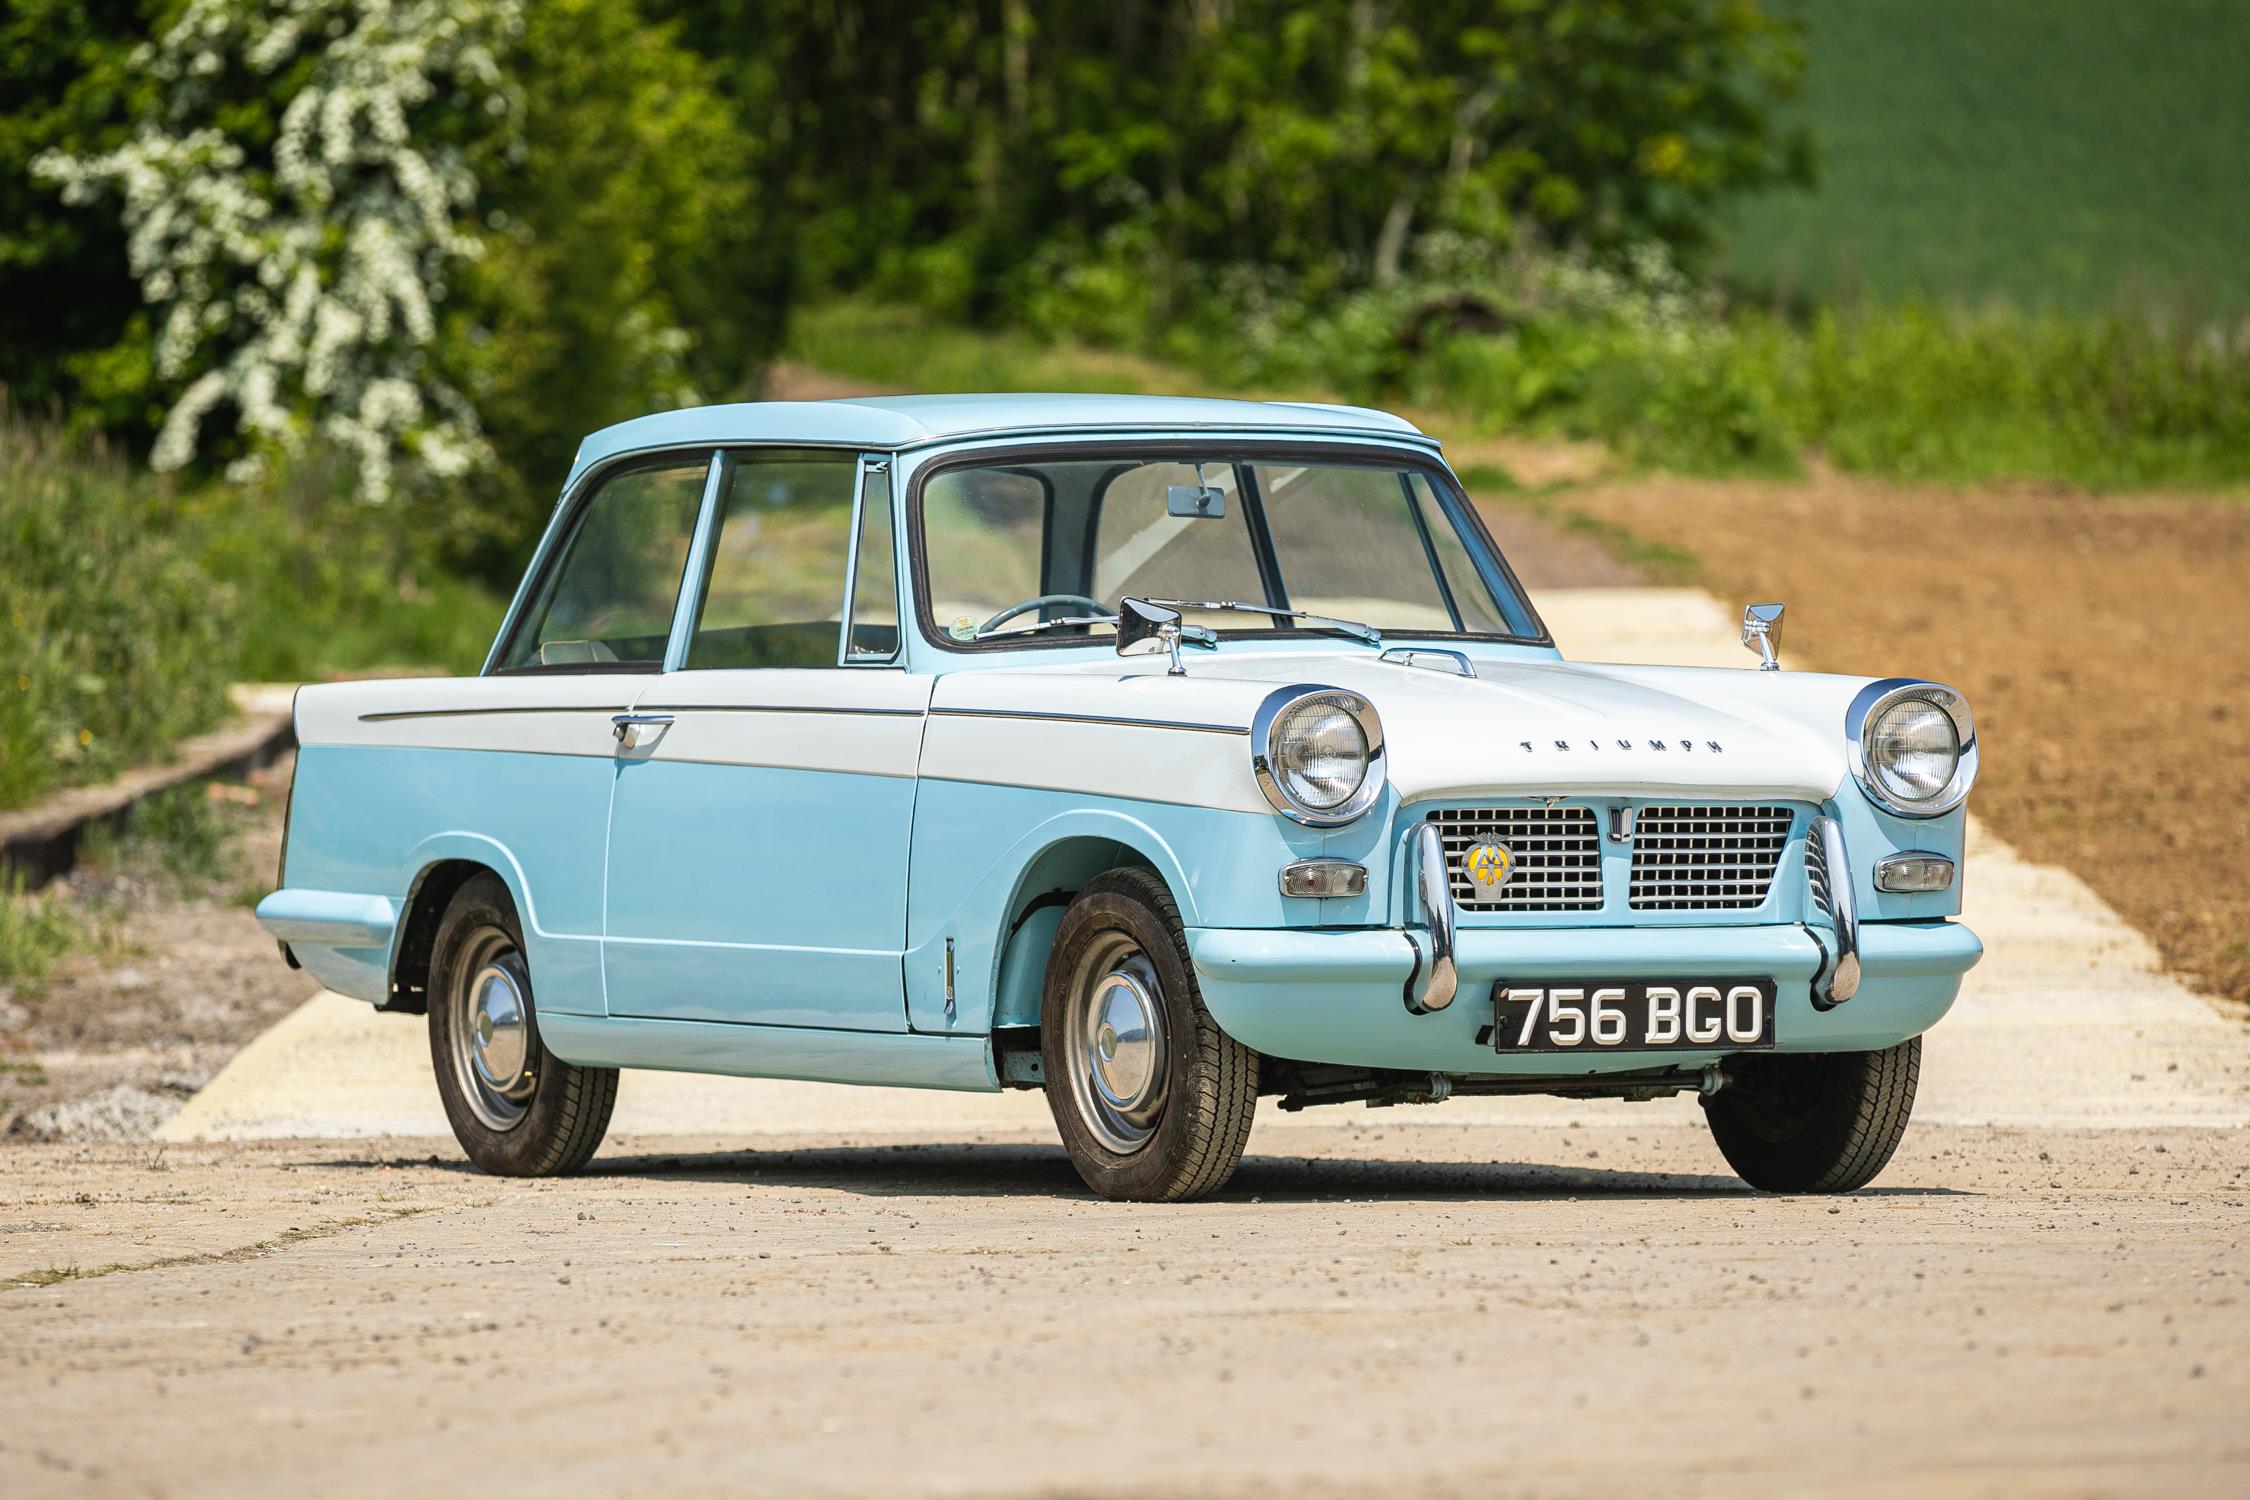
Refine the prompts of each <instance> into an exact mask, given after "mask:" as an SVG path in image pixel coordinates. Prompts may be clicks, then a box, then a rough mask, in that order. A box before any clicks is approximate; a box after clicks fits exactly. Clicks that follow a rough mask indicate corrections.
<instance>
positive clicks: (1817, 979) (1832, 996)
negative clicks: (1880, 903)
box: [1805, 814, 1859, 1010]
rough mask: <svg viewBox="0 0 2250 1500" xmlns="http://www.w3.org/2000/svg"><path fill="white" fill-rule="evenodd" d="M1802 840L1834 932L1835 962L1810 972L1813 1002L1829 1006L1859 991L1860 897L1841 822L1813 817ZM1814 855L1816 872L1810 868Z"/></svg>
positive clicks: (1810, 875)
mask: <svg viewBox="0 0 2250 1500" xmlns="http://www.w3.org/2000/svg"><path fill="white" fill-rule="evenodd" d="M1805 840H1806V846H1805V857H1806V862H1807V878H1808V880H1811V881H1813V882H1814V885H1813V890H1814V893H1815V895H1816V896H1819V897H1823V898H1825V899H1824V900H1823V901H1822V902H1821V904H1822V905H1824V906H1825V907H1826V908H1827V912H1828V918H1829V920H1830V922H1831V923H1833V924H1834V931H1835V935H1836V952H1835V959H1834V962H1832V963H1826V964H1823V965H1822V966H1821V972H1820V973H1818V974H1815V975H1814V976H1813V994H1812V1000H1813V1004H1814V1005H1815V1006H1816V1007H1818V1008H1819V1009H1821V1010H1830V1009H1833V1008H1834V1007H1836V1006H1839V1005H1842V1004H1843V1003H1844V1002H1845V1001H1846V1000H1849V999H1851V997H1852V996H1854V995H1856V994H1858V993H1859V898H1858V895H1857V894H1856V892H1855V891H1854V889H1853V885H1852V866H1851V856H1850V855H1849V854H1848V853H1847V852H1846V851H1845V848H1844V825H1843V824H1841V823H1839V822H1837V821H1836V820H1835V819H1834V818H1831V817H1828V816H1827V815H1825V814H1823V815H1822V816H1820V817H1817V818H1815V819H1813V820H1812V826H1811V827H1810V828H1808V829H1807V830H1806V831H1805ZM1816 848H1817V851H1818V852H1817V856H1816V854H1815V850H1816ZM1816 857H1817V860H1818V864H1819V874H1817V875H1815V874H1814V873H1813V868H1812V866H1813V861H1814V860H1815V858H1816ZM1826 946H1827V945H1826V944H1823V945H1822V947H1823V950H1824V951H1825V949H1826Z"/></svg>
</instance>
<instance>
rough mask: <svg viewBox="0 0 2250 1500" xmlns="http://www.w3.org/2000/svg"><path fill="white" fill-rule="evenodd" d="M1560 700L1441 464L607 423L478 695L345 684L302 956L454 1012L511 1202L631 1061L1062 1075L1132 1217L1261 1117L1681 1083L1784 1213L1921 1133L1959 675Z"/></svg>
mask: <svg viewBox="0 0 2250 1500" xmlns="http://www.w3.org/2000/svg"><path fill="white" fill-rule="evenodd" d="M1780 625H1781V610H1780V607H1779V606H1778V605H1753V606H1751V608H1750V610H1749V611H1748V613H1747V615H1746V616H1745V620H1744V633H1743V643H1744V645H1746V646H1748V647H1750V648H1752V649H1753V650H1754V651H1755V652H1756V653H1757V654H1758V656H1759V660H1758V661H1757V662H1756V663H1750V662H1745V664H1744V666H1745V669H1744V670H1741V671H1727V670H1718V669H1691V668H1665V667H1638V666H1611V665H1589V664H1583V663H1576V662H1566V661H1564V660H1563V659H1562V658H1561V655H1560V653H1558V651H1557V650H1556V648H1555V646H1554V644H1553V642H1552V641H1551V639H1550V638H1549V636H1548V633H1547V631H1546V629H1545V627H1544V626H1543V625H1542V624H1541V623H1540V619H1539V616H1538V614H1537V612H1536V611H1535V610H1534V609H1533V608H1532V605H1531V602H1530V600H1529V599H1527V598H1526V596H1525V594H1524V591H1523V589H1522V588H1521V587H1519V586H1518V584H1517V581H1516V579H1515V577H1514V575H1513V574H1512V573H1511V572H1510V570H1509V567H1508V563H1507V561H1506V559H1505V558H1503V557H1502V556H1501V555H1500V553H1499V551H1498V550H1497V549H1496V548H1495V546H1494V545H1493V541H1492V538H1491V537H1490V536H1489V535H1488V534H1487V532H1486V530H1485V527H1484V526H1483V524H1482V523H1481V522H1480V521H1479V519H1478V515H1477V511H1476V509H1475V507H1474V506H1473V505H1472V504H1471V503H1470V502H1469V500H1468V498H1467V496H1466V495H1465V494H1464V493H1463V491H1462V488H1461V485H1460V483H1459V482H1458V481H1457V480H1456V479H1455V477H1454V476H1453V474H1452V473H1451V471H1450V470H1449V469H1448V468H1447V467H1446V464H1445V462H1444V460H1443V459H1442V457H1441V456H1440V453H1439V448H1438V445H1437V443H1436V442H1434V441H1433V440H1431V439H1430V438H1428V437H1426V436H1425V435H1423V434H1422V433H1421V432H1420V431H1418V430H1417V429H1415V428H1414V427H1413V426H1411V425H1409V424H1408V423H1406V422H1403V421H1401V420H1399V419H1397V418H1395V417H1391V416H1388V415H1385V414H1383V413H1381V412H1376V411H1368V410H1362V409H1357V408H1348V407H1340V406H1322V405H1310V404H1264V403H1253V402H1235V401H1214V400H1188V399H1169V398H1146V397H1098V396H957V397H955V396H943V397H940V396H926V397H901V398H895V399H882V400H847V401H836V402H805V403H765V404H752V405H739V406H716V407H706V408H701V409H696V410H685V411H675V412H667V413H663V414H661V415H657V416H651V417H645V418H642V419H640V420H637V421H631V422H626V423H623V424H621V425H619V426H616V427H611V428H608V429H605V430H604V431H601V432H598V433H595V434H594V435H593V436H592V437H590V438H588V439H587V440H586V442H585V443H584V445H583V446H582V447H581V448H580V450H579V453H578V456H577V459H576V461H575V463H574V464H573V465H572V467H571V471H570V475H569V478H568V480H567V482H566V483H565V485H564V487H563V491H562V497H561V500H560V503H559V504H558V506H557V507H556V510H555V513H554V518H553V521H552V523H551V524H550V526H549V527H548V529H547V533H546V536H545V538H544V539H543V541H542V542H541V543H540V545H539V548H538V550H537V552H536V554H535V555H534V556H533V558H532V560H531V564H530V567H529V569H528V571H527V572H526V574H525V576H524V580H523V584H522V587H521V588H520V590H519V591H518V593H517V595H516V598H515V600H514V602H513V604H512V605H511V606H510V608H509V610H508V613H507V616H506V618H505V620H504V622H503V624H502V625H501V628H500V632H499V636H498V639H497V640H496V641H495V642H494V644H493V647H492V651H491V655H490V658H489V660H488V661H487V662H486V663H485V666H484V669H483V671H482V672H480V673H479V674H478V675H476V676H474V677H466V678H455V679H439V680H430V679H418V680H411V681H391V682H354V683H342V684H334V685H325V686H319V687H308V688H306V689H304V690H303V691H302V692H301V693H300V694H299V695H298V698H297V704H296V728H297V736H298V740H299V742H300V745H301V747H302V748H301V752H300V755H299V759H298V762H297V775H296V785H295V788H294V792H293V799H292V812H291V816H290V822H289V826H288V830H287V833H286V835H285V840H284V842H285V849H284V854H283V871H282V876H283V879H282V886H281V889H280V890H278V891H276V892H274V893H273V894H272V895H271V896H269V897H267V898H266V900H265V901H264V902H263V903H262V904H261V905H260V906H259V908H258V914H259V918H260V920H261V921H262V922H263V923H264V925H265V927H266V928H267V930H268V931H269V932H271V933H272V934H273V935H274V936H275V937H276V938H278V939H279V940H280V942H281V944H282V949H283V953H284V955H285V956H287V957H288V958H289V960H290V961H291V962H292V963H296V964H300V965H302V966H303V967H304V968H305V969H307V970H309V971H311V973H312V974H313V975H314V976H316V977H317V978H319V979H320V980H321V981H322V982H323V983H325V984H326V985H328V986H329V987H330V988H332V989H335V990H337V991H340V992H341V993H343V994H345V995H350V996H355V997H357V998H359V999H361V1000H365V1001H368V1002H370V1003H371V1004H373V1005H374V1006H375V1007H376V1008H377V1009H379V1010H386V1011H400V1012H407V1013H411V1014H420V1015H426V1016H427V1025H428V1029H429V1039H430V1056H431V1061H432V1063H433V1064H434V1067H435V1070H436V1074H437V1085H438V1090H439V1092H440V1094H441V1095H442V1096H443V1100H444V1104H445V1108H446V1112H447V1114H448V1115H449V1117H450V1118H451V1120H452V1124H453V1128H454V1130H455V1133H456V1134H457V1135H458V1136H459V1138H460V1141H461V1144H462V1146H463V1148H464V1149H465V1150H466V1151H467V1153H468V1155H469V1156H470V1157H471V1158H472V1159H473V1160H474V1161H475V1162H476V1163H477V1164H478V1165H480V1166H482V1167H484V1168H485V1169H487V1170H489V1171H493V1172H500V1173H512V1174H537V1173H553V1172H563V1171H568V1170H571V1169H572V1168H575V1167H577V1166H579V1165H581V1164H582V1163H584V1162H585V1161H586V1159H587V1158H588V1157H589V1156H590V1155H591V1154H592V1153H593V1151H594V1149H595V1147H596V1146H597V1145H598V1144H599V1142H600V1140H601V1136H602V1133H603V1131H604V1129H605V1128H606V1126H607V1124H608V1120H609V1114H610V1107H611V1104H612V1101H613V1100H614V1099H615V1097H616V1089H617V1077H618V1070H619V1069H621V1068H653V1069H673V1070H687V1071H700V1072H710V1073H730V1074H740V1075H748V1076H760V1077H769V1078H794V1079H815V1080H825V1081H830V1082H836V1083H862V1084H888V1085H912V1086H918V1087H925V1088H943V1089H985V1090H991V1089H1003V1088H1042V1089H1044V1090H1045V1091H1046V1095H1047V1099H1048V1101H1049V1103H1050V1105H1051V1106H1052V1109H1053V1112H1054V1117H1055V1122H1056V1125H1057V1126H1058V1127H1059V1129H1060V1131H1061V1135H1062V1140H1063V1143H1064V1146H1065V1147H1066V1149H1067V1150H1068V1153H1069V1156H1070V1160H1071V1161H1072V1163H1073V1164H1074V1165H1075V1166H1076V1167H1077V1169H1078V1171H1079V1173H1080V1174H1081V1175H1082V1176H1083V1177H1084V1178H1085V1180H1086V1182H1087V1183H1088V1184H1089V1185H1090V1186H1091V1187H1092V1188H1093V1189H1094V1190H1095V1191H1096V1192H1099V1193H1102V1194H1105V1195H1108V1196H1111V1197H1116V1198H1133V1199H1179V1198H1190V1197H1195V1196H1198V1195H1201V1194H1206V1193H1209V1192H1212V1191H1213V1190H1215V1189H1216V1188H1218V1187H1219V1186H1220V1185H1221V1184H1222V1183H1224V1182H1225V1181H1226V1180H1227V1177H1228V1175H1229V1173H1230V1172H1232V1171H1233V1169H1234V1167H1235V1164H1236V1162H1237V1161H1238V1160H1239V1158H1240V1156H1241V1154H1242V1150H1243V1144H1244V1140H1245V1138H1246V1137H1247V1135H1248V1133H1249V1130H1250V1123H1251V1117H1252V1114H1253V1112H1254V1110H1255V1109H1256V1107H1257V1104H1258V1101H1259V1100H1260V1098H1261V1097H1267V1096H1271V1097H1273V1098H1274V1099H1276V1100H1277V1101H1278V1104H1279V1107H1280V1108H1282V1109H1298V1108H1302V1107H1304V1106H1307V1105H1316V1104H1335V1103H1344V1102H1349V1101H1363V1102H1369V1103H1383V1104H1388V1103H1405V1102H1434V1101H1438V1100H1442V1099H1444V1098H1446V1097H1448V1096H1451V1095H1465V1094H1522V1093H1553V1094H1563V1095H1570V1096H1576V1097H1616V1098H1628V1099H1642V1098H1651V1097H1656V1096H1660V1095H1666V1094H1672V1093H1678V1092H1691V1093H1694V1094H1696V1095H1698V1096H1700V1098H1701V1101H1702V1105H1703V1108H1704V1110H1705V1112H1706V1115H1707V1117H1708V1119H1709V1122H1710V1126H1711V1130H1712V1132H1713V1134H1714V1135H1715V1137H1716V1139H1717V1144H1718V1146H1719V1148H1720V1149H1721V1151H1722V1152H1723V1153H1724V1154H1725V1156H1726V1158H1727V1160H1728V1161H1729V1162H1730V1163H1731V1164H1732V1165H1733V1166H1734V1168H1735V1169H1736V1170H1737V1171H1738V1172H1739V1173H1740V1174H1741V1175H1742V1176H1743V1177H1744V1178H1745V1179H1747V1180H1748V1181H1749V1182H1750V1183H1752V1184H1754V1185H1755V1186H1757V1187H1760V1188H1765V1189H1771V1190H1777V1191H1785V1192H1808V1191H1811V1192H1817V1191H1841V1190H1847V1189H1851V1188H1855V1187H1858V1186H1860V1185H1862V1184H1864V1183H1866V1182H1867V1181H1868V1180H1869V1179H1871V1178H1872V1177H1873V1176H1874V1175H1875V1174H1876V1173H1877V1172H1878V1171H1880V1170H1881V1169H1882V1167H1883V1165H1884V1164H1885V1162H1886V1161H1887V1160H1888V1159H1889V1157H1890V1155H1891V1152H1892V1150H1893V1148H1894V1147H1895V1146H1896V1145H1897V1143H1898V1140H1899V1137H1900V1135H1901V1133H1902V1132H1903V1131H1904V1129H1905V1127H1906V1120H1907V1114H1908V1111H1909V1109H1910V1108H1911V1106H1912V1103H1913V1098H1914V1088H1915V1079H1916V1075H1917V1072H1918V1068H1919V1062H1920V1056H1921V1051H1920V1049H1921V1040H1920V1038H1921V1035H1922V1033H1923V1032H1924V1031H1925V1030H1927V1029H1928V1028H1929V1027H1930V1026H1931V1025H1933V1024H1934V1023H1935V1022H1936V1021H1937V1020H1938V1018H1939V1017H1941V1016H1943V1015H1944V1014H1945V1012H1946V1010H1947V1009H1948V1008H1949V1007H1950V1006H1951V1005H1952V1003H1953V1000H1954V996H1955V994H1956V992H1957V991H1958V989H1959V987H1960V982H1961V976H1962V974H1963V973H1964V972H1965V971H1966V970H1967V969H1968V968H1969V967H1970V965H1972V964H1973V963H1975V962H1976V960H1977V957H1978V954H1979V951H1980V949H1979V945H1978V942H1977V940H1976V938H1975V937H1974V936H1973V935H1972V934H1971V933H1970V932H1969V931H1968V930H1967V929H1966V928H1964V927H1962V926H1961V925H1960V924H1959V923H1958V922H1956V921H1954V920H1953V918H1954V917H1955V916H1956V915H1957V914H1958V912H1959V910H1960V902H1959V894H1960V886H1959V882H1958V879H1957V875H1956V871H1957V869H1958V864H1959V861H1960V858H1961V850H1962V831H1963V823H1964V820H1965V816H1966V815H1965V813H1964V812H1963V809H1962V804H1963V801H1964V799H1965V798H1966V797H1967V796H1968V793H1969V787H1970V783H1971V782H1972V781H1973V780H1974V778H1975V776H1976V769H1977V739H1976V730H1975V727H1974V725H1973V723H1972V721H1971V719H1970V716H1969V710H1968V707H1967V705H1966V704H1965V703H1964V702H1963V701H1962V698H1961V695H1960V694H1958V693H1956V692H1954V691H1953V690H1952V689H1950V688H1947V687H1944V686H1942V685H1940V684H1938V683H1934V682H1924V681H1919V680H1903V679H1887V680H1880V681H1870V680H1868V679H1865V678H1857V677H1837V676H1825V675H1817V674H1810V673H1796V672H1783V671H1779V670H1776V667H1777V662H1776V658H1775V653H1776V649H1777V647H1778V645H1779V638H1780Z"/></svg>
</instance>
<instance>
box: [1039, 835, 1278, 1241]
mask: <svg viewBox="0 0 2250 1500" xmlns="http://www.w3.org/2000/svg"><path fill="white" fill-rule="evenodd" d="M1039 1054H1040V1061H1041V1064H1042V1066H1043V1068H1044V1070H1045V1073H1046V1080H1047V1104H1048V1107H1049V1108H1051V1109H1052V1110H1053V1111H1054V1112H1055V1125H1056V1127H1057V1128H1058V1129H1059V1130H1061V1132H1062V1138H1063V1147H1064V1149H1065V1150H1067V1151H1068V1152H1069V1153H1070V1162H1071V1165H1072V1166H1074V1167H1076V1168H1077V1169H1078V1175H1079V1176H1081V1177H1083V1178H1085V1179H1086V1185H1087V1186H1088V1187H1090V1188H1092V1189H1093V1190H1094V1191H1095V1192H1097V1193H1100V1194H1101V1195H1102V1196H1103V1197H1105V1198H1126V1199H1136V1200H1141V1201H1147V1202H1177V1201H1179V1200H1181V1199H1186V1198H1200V1197H1203V1196H1204V1195H1206V1194H1208V1193H1212V1192H1216V1191H1217V1190H1218V1189H1219V1188H1220V1187H1221V1186H1222V1185H1223V1184H1224V1183H1225V1182H1226V1180H1227V1178H1229V1177H1231V1176H1232V1175H1234V1169H1235V1165H1236V1164H1237V1163H1238V1162H1240V1161H1241V1160H1242V1148H1243V1145H1244V1143H1245V1142H1247V1141H1248V1140H1249V1138H1250V1119H1251V1116H1252V1115H1253V1114H1254V1113H1255V1112H1256V1110H1257V1107H1258V1054H1257V1053H1255V1052H1252V1051H1251V1050H1250V1049H1248V1048H1247V1047H1244V1046H1243V1045H1242V1044H1240V1043H1239V1042H1237V1041H1235V1040H1234V1039H1233V1038H1232V1037H1230V1036H1228V1035H1227V1034H1226V1033H1225V1032H1223V1031H1221V1030H1219V1027H1218V1024H1217V1023H1216V1022H1214V1021H1213V1020H1212V1019H1211V1013H1210V1012H1209V1011H1207V1010H1205V1009H1204V1008H1203V997H1202V994H1201V993H1200V992H1199V991H1198V990H1197V989H1196V985H1195V969H1194V966H1193V965H1192V964H1191V963H1190V962H1189V961H1188V952H1187V940H1186V938H1185V937H1184V935H1183V934H1182V933H1181V930H1180V913H1179V908H1178V907H1177V906H1175V905H1174V904H1173V902H1172V895H1171V892H1170V891H1168V890H1166V889H1165V887H1164V882H1163V881H1161V880H1159V879H1157V878H1156V876H1154V875H1152V874H1150V873H1149V872H1148V871H1146V870H1111V871H1109V872H1108V873H1106V874H1103V875H1099V876H1097V877H1095V878H1094V879H1093V880H1092V881H1089V882H1088V883H1087V885H1086V888H1085V889H1084V890H1082V891H1080V892H1079V893H1078V896H1077V899H1076V900H1074V901H1072V902H1071V904H1070V910H1069V911H1067V912H1065V913H1064V914H1063V919H1062V925H1061V926H1060V927H1059V928H1057V929H1056V932H1055V946H1054V949H1053V951H1052V952H1051V953H1050V954H1049V956H1048V959H1047V988H1046V995H1045V998H1044V1000H1043V1002H1042V1004H1041V1006H1040V1017H1039Z"/></svg>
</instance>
